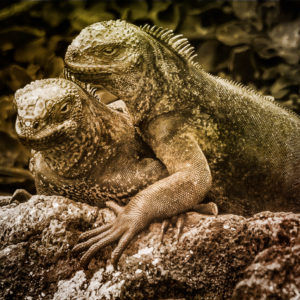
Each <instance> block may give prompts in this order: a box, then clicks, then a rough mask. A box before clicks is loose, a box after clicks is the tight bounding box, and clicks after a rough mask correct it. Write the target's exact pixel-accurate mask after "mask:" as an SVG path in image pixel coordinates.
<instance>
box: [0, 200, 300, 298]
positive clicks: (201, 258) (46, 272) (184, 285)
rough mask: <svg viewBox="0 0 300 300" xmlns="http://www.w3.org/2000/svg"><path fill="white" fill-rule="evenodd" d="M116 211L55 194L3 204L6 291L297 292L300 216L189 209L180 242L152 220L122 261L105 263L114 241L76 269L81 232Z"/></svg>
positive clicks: (0, 283) (35, 294)
mask: <svg viewBox="0 0 300 300" xmlns="http://www.w3.org/2000/svg"><path fill="white" fill-rule="evenodd" d="M0 200H1V199H0ZM113 219H114V216H113V214H112V213H111V211H110V210H108V209H98V208H96V207H91V206H89V205H87V204H83V203H79V202H74V201H72V200H68V199H66V198H64V197H58V196H33V197H32V198H31V199H30V200H29V201H27V202H25V203H22V204H19V205H14V204H11V205H8V206H4V207H1V208H0V240H1V244H0V265H1V268H0V298H1V299H26V297H32V298H33V299H39V298H43V299H170V298H171V299H172V298H175V299H178V298H183V299H211V300H212V299H214V300H215V299H231V297H232V294H233V292H234V295H235V299H265V298H266V296H268V295H274V293H276V297H277V298H276V299H294V298H295V297H296V298H295V299H297V291H299V289H300V286H299V270H298V266H299V263H298V260H299V237H300V231H299V228H300V216H299V215H296V214H293V213H271V212H263V213H260V214H257V215H255V216H253V217H251V218H248V219H247V218H245V217H242V216H237V215H230V214H228V215H222V216H221V215H220V216H217V217H214V216H204V215H199V214H196V213H188V216H187V222H186V226H185V227H184V229H183V232H182V235H181V237H180V239H179V241H177V240H176V239H175V238H174V229H173V228H170V229H169V230H168V231H167V232H166V237H165V239H164V243H163V244H161V243H160V224H159V223H154V224H152V225H151V226H150V228H149V230H148V231H144V232H142V233H141V234H140V235H139V236H138V238H137V239H136V240H135V241H134V242H133V243H131V244H130V246H129V247H128V248H127V249H126V251H125V253H124V255H123V256H122V257H121V259H120V262H119V267H118V270H114V269H113V268H112V266H111V265H109V264H108V263H106V259H107V258H108V257H109V256H110V253H111V251H112V248H111V247H110V248H106V249H104V250H102V251H101V252H100V253H99V255H97V256H96V257H95V258H94V259H93V260H92V261H91V263H90V265H89V269H88V270H86V271H83V270H78V264H79V259H78V256H77V255H74V256H73V255H71V252H70V251H69V250H70V249H71V248H72V247H73V246H74V245H75V243H76V240H77V237H78V235H79V234H80V233H81V232H83V231H85V230H86V229H87V228H88V227H89V226H90V224H91V223H92V222H94V221H96V220H97V221H98V222H99V223H100V224H103V222H104V223H107V222H111V221H112V220H113ZM297 245H298V246H297ZM257 266H259V268H257ZM272 291H273V292H272ZM247 295H249V296H251V297H252V296H253V297H252V298H250V297H248V298H247ZM28 299H30V298H28ZM266 299H268V298H266ZM270 299H272V298H270ZM273 299H274V297H273Z"/></svg>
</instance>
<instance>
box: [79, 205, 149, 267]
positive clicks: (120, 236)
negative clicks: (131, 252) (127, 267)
mask: <svg viewBox="0 0 300 300" xmlns="http://www.w3.org/2000/svg"><path fill="white" fill-rule="evenodd" d="M106 205H107V207H109V208H111V209H112V210H113V211H114V212H115V214H116V215H117V217H116V219H115V220H114V221H113V222H112V223H110V224H105V225H102V226H100V227H99V228H95V229H92V230H89V231H87V232H85V233H83V234H82V235H81V236H80V237H79V241H82V240H84V239H87V240H86V241H85V242H81V243H79V244H77V245H76V246H75V247H74V248H73V251H75V252H80V251H83V250H86V249H88V250H87V251H86V252H85V253H84V255H83V256H82V258H81V260H80V265H81V266H82V267H83V268H85V267H86V266H87V265H88V263H89V262H90V260H91V258H92V257H93V256H94V255H95V254H96V253H97V252H98V251H99V250H100V249H102V248H104V247H106V246H108V245H109V244H111V243H112V242H114V241H117V240H119V242H118V245H117V247H116V248H115V249H114V250H113V252H112V254H111V263H112V265H113V266H114V267H116V266H117V264H118V261H119V259H120V257H121V255H122V253H123V251H124V250H125V249H126V247H127V246H128V244H129V243H130V241H131V240H132V239H133V238H134V236H135V235H136V234H137V233H138V231H140V230H142V229H143V228H137V227H138V226H137V225H135V224H138V223H137V222H134V220H132V218H129V216H128V214H127V213H126V212H125V207H121V206H119V205H118V204H116V203H115V202H113V201H108V202H106Z"/></svg>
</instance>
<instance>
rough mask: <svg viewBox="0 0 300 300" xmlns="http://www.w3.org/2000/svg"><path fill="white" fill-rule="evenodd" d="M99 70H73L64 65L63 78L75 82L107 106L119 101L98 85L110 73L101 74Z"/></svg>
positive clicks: (79, 68)
mask: <svg viewBox="0 0 300 300" xmlns="http://www.w3.org/2000/svg"><path fill="white" fill-rule="evenodd" d="M101 71H102V70H100V69H99V68H88V67H82V68H81V67H80V66H78V68H77V69H76V70H75V69H73V67H72V68H69V65H67V64H66V65H65V68H64V77H65V78H66V79H68V80H70V81H73V82H75V83H76V84H78V85H79V86H80V87H82V88H83V89H84V90H86V91H88V93H89V94H92V95H94V96H95V95H96V96H98V98H99V99H100V101H101V102H103V103H105V104H108V103H111V102H113V101H116V100H118V99H119V97H117V96H116V95H114V94H112V93H111V92H109V91H107V90H106V88H105V87H103V85H101V84H99V82H102V79H103V78H104V77H106V76H108V75H110V74H111V73H108V72H107V73H104V72H101Z"/></svg>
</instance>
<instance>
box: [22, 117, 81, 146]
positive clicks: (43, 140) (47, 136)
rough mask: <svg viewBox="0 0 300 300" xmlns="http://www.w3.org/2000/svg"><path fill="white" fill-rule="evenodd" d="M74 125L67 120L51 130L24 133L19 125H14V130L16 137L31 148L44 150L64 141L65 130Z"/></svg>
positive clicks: (74, 124)
mask: <svg viewBox="0 0 300 300" xmlns="http://www.w3.org/2000/svg"><path fill="white" fill-rule="evenodd" d="M74 126H75V127H76V126H77V125H76V123H75V122H73V121H70V120H67V121H65V122H63V123H62V124H60V125H59V126H57V128H55V129H53V130H47V129H45V130H43V131H41V132H39V133H33V132H30V133H29V132H27V133H24V132H23V131H22V129H21V128H19V126H16V131H17V134H18V138H19V139H20V140H21V141H22V142H23V143H24V144H27V145H28V146H30V147H32V148H33V149H38V150H46V149H48V148H49V147H52V146H56V145H58V144H59V143H60V142H61V141H65V135H66V130H67V129H68V128H71V127H74Z"/></svg>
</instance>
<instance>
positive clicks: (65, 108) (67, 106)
mask: <svg viewBox="0 0 300 300" xmlns="http://www.w3.org/2000/svg"><path fill="white" fill-rule="evenodd" d="M69 108H70V106H69V104H68V103H65V104H63V105H62V106H61V108H60V111H61V112H62V113H66V112H68V111H69Z"/></svg>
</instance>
